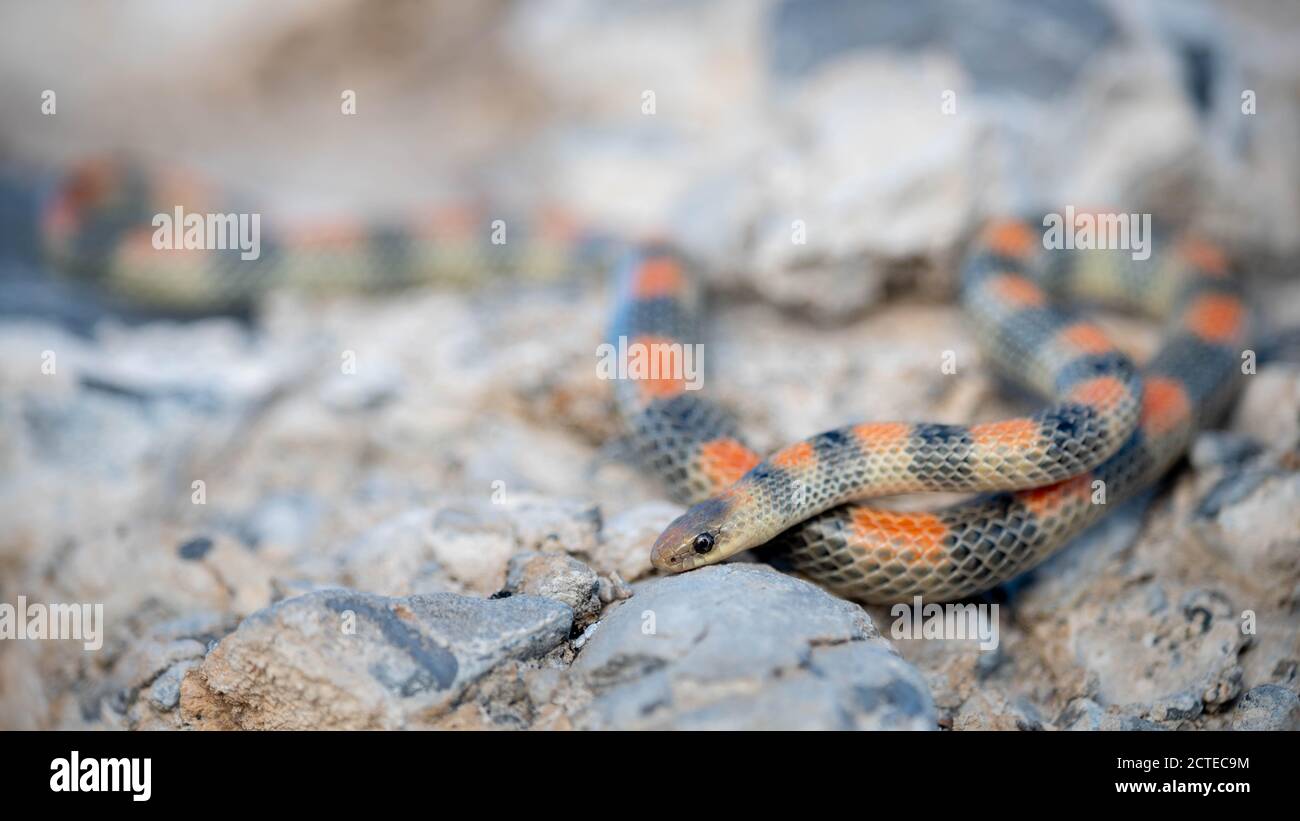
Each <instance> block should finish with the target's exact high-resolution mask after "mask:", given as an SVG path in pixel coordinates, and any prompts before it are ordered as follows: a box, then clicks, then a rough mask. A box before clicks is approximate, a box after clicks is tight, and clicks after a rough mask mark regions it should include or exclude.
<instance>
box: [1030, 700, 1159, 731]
mask: <svg viewBox="0 0 1300 821" xmlns="http://www.w3.org/2000/svg"><path fill="white" fill-rule="evenodd" d="M1056 724H1057V726H1058V727H1059V728H1060V729H1062V730H1105V731H1107V732H1115V731H1120V732H1132V731H1135V730H1136V731H1150V730H1162V729H1164V728H1163V727H1161V726H1160V725H1159V724H1156V723H1155V722H1154V721H1147V720H1146V719H1143V718H1138V717H1137V716H1133V715H1126V714H1124V713H1123V712H1121V711H1119V710H1118V709H1117V708H1114V707H1111V708H1109V709H1108V708H1104V707H1102V706H1101V705H1100V704H1098V703H1097V702H1095V701H1093V700H1092V699H1090V698H1076V699H1074V700H1073V701H1071V702H1070V703H1069V704H1068V705H1066V707H1065V709H1064V710H1062V711H1061V715H1060V716H1059V717H1058V718H1057V719H1056Z"/></svg>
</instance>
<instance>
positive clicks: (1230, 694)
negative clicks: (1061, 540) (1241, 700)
mask: <svg viewBox="0 0 1300 821" xmlns="http://www.w3.org/2000/svg"><path fill="white" fill-rule="evenodd" d="M1166 598H1167V597H1166V596H1164V595H1162V596H1159V597H1155V598H1153V597H1152V596H1151V594H1150V591H1149V590H1140V589H1131V590H1129V591H1126V592H1124V593H1123V594H1122V595H1121V596H1120V597H1119V598H1118V599H1116V600H1114V601H1110V602H1106V603H1104V604H1101V605H1098V606H1095V607H1087V608H1082V609H1079V610H1078V611H1077V612H1074V613H1071V614H1070V615H1068V616H1067V617H1066V622H1067V623H1068V625H1069V630H1070V633H1069V635H1070V641H1071V649H1072V651H1073V653H1074V655H1075V658H1076V659H1077V662H1078V664H1080V665H1081V666H1082V667H1083V669H1084V670H1085V671H1086V673H1087V675H1089V676H1092V677H1095V681H1096V696H1095V698H1096V699H1097V701H1098V702H1099V703H1101V704H1103V705H1116V706H1123V707H1125V709H1126V711H1127V712H1129V713H1132V714H1138V715H1142V714H1145V715H1148V716H1149V717H1150V718H1152V719H1154V720H1157V721H1174V720H1182V719H1185V718H1192V717H1195V716H1196V715H1199V714H1200V711H1201V709H1202V705H1203V708H1204V709H1206V710H1210V711H1213V710H1217V709H1219V708H1220V707H1222V706H1223V705H1224V704H1225V703H1227V702H1228V701H1231V700H1232V699H1233V698H1236V696H1237V694H1238V693H1239V692H1240V691H1241V690H1240V688H1241V674H1242V671H1241V667H1240V666H1239V664H1238V659H1237V656H1238V654H1239V653H1240V652H1241V650H1242V649H1244V647H1245V646H1246V644H1247V637H1245V636H1243V635H1242V632H1241V628H1240V625H1239V623H1238V621H1237V617H1236V614H1235V607H1234V606H1233V605H1232V603H1231V602H1230V601H1229V600H1228V599H1227V598H1226V596H1224V595H1223V594H1222V593H1221V592H1219V591H1217V590H1213V589H1203V588H1194V589H1190V590H1187V591H1185V592H1184V593H1183V595H1181V596H1180V597H1179V600H1180V603H1181V606H1180V607H1178V608H1173V607H1168V606H1167V605H1166V606H1161V605H1160V604H1159V602H1160V601H1165V600H1166Z"/></svg>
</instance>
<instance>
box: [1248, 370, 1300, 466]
mask: <svg viewBox="0 0 1300 821" xmlns="http://www.w3.org/2000/svg"><path fill="white" fill-rule="evenodd" d="M1244 382H1245V387H1244V390H1243V391H1242V395H1241V398H1240V399H1239V400H1238V401H1237V406H1236V410H1235V411H1234V412H1233V416H1232V429H1233V430H1235V431H1239V432H1241V433H1243V434H1245V435H1247V436H1250V437H1252V438H1254V439H1255V440H1256V441H1258V442H1260V443H1261V444H1263V445H1264V446H1265V447H1267V448H1270V449H1272V450H1277V451H1288V450H1293V449H1295V448H1296V447H1297V446H1300V411H1297V408H1300V365H1297V364H1294V363H1285V362H1275V363H1271V364H1269V365H1266V366H1264V367H1261V368H1260V369H1259V372H1258V373H1255V374H1252V375H1250V376H1247V377H1246V378H1245V379H1244Z"/></svg>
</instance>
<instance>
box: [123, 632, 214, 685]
mask: <svg viewBox="0 0 1300 821" xmlns="http://www.w3.org/2000/svg"><path fill="white" fill-rule="evenodd" d="M206 649H207V648H206V647H205V646H204V645H203V643H201V642H198V641H195V640H194V639H191V638H183V639H177V640H175V641H152V640H150V641H143V642H139V643H137V644H135V645H133V646H132V647H131V648H129V649H128V650H127V652H126V653H124V654H123V655H122V657H121V658H120V659H118V662H117V664H116V666H115V667H114V676H115V678H116V679H117V680H118V681H120V682H121V684H122V685H123V686H124V687H127V688H130V689H133V690H134V689H139V688H141V687H144V686H146V685H148V684H149V683H150V682H152V681H153V680H154V679H155V678H157V677H158V675H159V674H160V673H162V672H163V671H164V670H166V669H168V668H169V667H171V666H172V665H173V664H175V663H177V662H180V661H185V660H188V659H197V658H202V657H203V654H204V652H205V651H206Z"/></svg>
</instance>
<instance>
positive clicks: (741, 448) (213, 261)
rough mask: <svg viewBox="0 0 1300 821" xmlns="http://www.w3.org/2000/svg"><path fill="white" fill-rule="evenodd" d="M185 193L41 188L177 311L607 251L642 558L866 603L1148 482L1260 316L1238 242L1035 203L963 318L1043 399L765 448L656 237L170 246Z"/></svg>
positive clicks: (440, 229) (144, 288)
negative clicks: (660, 517)
mask: <svg viewBox="0 0 1300 821" xmlns="http://www.w3.org/2000/svg"><path fill="white" fill-rule="evenodd" d="M178 205H180V206H183V207H184V209H185V210H186V211H189V212H194V213H204V212H213V211H217V212H228V211H231V210H237V209H238V206H232V205H231V204H230V202H229V200H228V197H227V196H226V195H225V194H224V192H221V191H219V190H218V189H216V188H214V187H212V186H209V185H207V184H205V183H203V182H201V181H200V180H199V179H198V178H196V177H194V176H193V175H189V174H184V173H176V172H173V173H161V172H158V171H157V170H154V169H144V168H142V167H139V166H137V165H134V164H132V163H129V162H124V161H121V160H119V159H118V158H99V159H95V160H92V161H89V162H87V163H85V164H82V165H80V166H78V167H77V168H75V169H74V171H73V172H72V173H69V174H67V175H66V176H65V177H64V178H63V179H62V180H61V182H60V184H58V185H57V186H55V187H54V188H53V190H52V192H51V193H50V195H49V196H47V197H46V199H45V203H44V207H43V210H42V214H41V220H40V226H41V234H42V238H43V244H44V246H45V248H46V249H47V250H48V252H49V256H50V259H51V260H52V261H53V262H54V263H55V267H56V268H58V269H60V270H64V271H66V272H71V273H73V274H76V275H78V276H81V277H82V278H90V279H93V280H94V281H95V282H97V283H98V284H99V285H100V286H102V287H104V288H105V289H106V290H108V291H111V292H113V293H119V294H125V295H126V296H128V297H129V298H130V299H132V300H134V301H136V302H140V303H147V304H150V305H154V306H161V307H164V308H168V309H172V310H182V311H183V310H188V309H204V310H207V309H220V308H226V307H230V306H232V305H236V304H240V303H246V302H249V301H256V300H257V299H259V298H261V297H262V296H264V295H265V294H266V293H268V292H269V291H271V290H273V289H276V288H281V287H285V286H297V287H301V288H304V289H308V290H312V291H316V292H319V291H333V290H356V289H362V290H384V289H392V288H400V287H408V286H411V285H419V284H424V283H430V282H440V283H441V282H447V281H458V280H459V281H479V280H481V278H482V277H484V276H486V275H490V274H493V273H498V274H502V273H504V274H509V275H510V276H514V277H521V276H529V275H531V276H537V277H541V278H548V277H554V276H556V275H557V274H558V273H573V272H574V271H578V270H605V271H608V270H611V269H612V271H613V275H614V276H613V316H612V320H611V321H610V322H609V323H608V328H607V333H608V339H609V340H610V342H611V343H613V342H616V341H621V344H623V346H624V348H625V349H626V350H632V351H639V352H645V354H646V356H647V357H648V360H649V361H650V362H651V363H652V364H653V365H655V366H656V367H652V368H650V369H649V371H648V374H647V373H643V374H637V375H629V376H627V378H616V379H614V380H613V391H612V393H613V406H614V409H615V410H616V412H617V414H618V416H619V417H620V419H621V421H622V424H623V427H624V429H625V430H626V434H627V441H628V442H630V443H631V446H632V450H633V452H634V454H635V456H636V458H637V459H638V460H639V462H640V463H641V464H642V465H644V467H645V469H646V470H647V471H649V472H650V473H652V474H653V475H655V476H657V477H658V478H659V480H660V481H661V482H662V483H663V485H664V486H665V487H666V488H667V489H668V491H669V493H670V494H671V495H672V496H673V497H674V498H675V499H677V500H678V501H679V502H681V503H682V504H684V505H687V506H688V509H687V510H686V511H685V512H684V513H683V514H682V515H681V516H679V517H678V518H676V519H675V520H674V521H672V522H671V523H670V524H669V525H668V526H667V527H666V528H665V529H664V530H663V532H662V533H661V534H660V535H659V536H658V538H657V539H656V540H655V542H654V544H653V546H652V548H651V551H650V559H651V564H652V566H653V567H654V568H655V569H657V570H659V571H661V572H665V573H669V574H673V573H681V572H686V571H690V570H693V569H696V568H699V567H703V566H707V565H712V564H717V563H719V562H722V561H724V560H728V559H731V558H733V557H737V556H738V555H739V554H741V553H744V552H745V551H749V550H756V552H758V553H759V555H760V558H762V559H764V560H766V561H769V562H771V563H773V564H776V565H778V566H780V567H781V568H783V569H786V570H789V571H791V572H794V573H797V574H799V575H801V576H804V577H806V578H809V579H811V580H812V581H814V582H816V583H818V584H821V585H823V586H824V587H826V588H827V589H829V590H831V591H833V592H834V593H836V594H838V595H840V596H843V597H845V598H849V599H854V600H857V601H861V602H864V603H874V604H886V603H891V602H897V601H910V600H912V599H913V598H914V597H916V596H921V597H923V598H927V599H930V600H933V601H945V600H955V599H961V598H965V597H970V596H973V595H976V594H980V593H983V592H986V591H988V590H990V589H992V588H994V587H996V586H997V585H999V584H1001V583H1003V582H1006V581H1008V580H1010V579H1012V578H1014V577H1016V576H1018V575H1020V574H1022V573H1024V572H1025V571H1028V570H1030V569H1032V568H1033V567H1035V566H1036V565H1038V564H1039V563H1041V562H1043V561H1044V560H1045V559H1047V558H1048V557H1049V556H1051V555H1053V554H1054V553H1056V552H1057V551H1058V550H1060V549H1061V548H1062V547H1063V546H1064V545H1066V544H1067V543H1069V542H1070V541H1071V539H1073V537H1075V536H1076V535H1078V534H1079V533H1081V532H1082V531H1083V530H1085V529H1086V528H1088V527H1089V526H1090V525H1092V524H1093V523H1095V522H1097V521H1098V520H1099V519H1100V518H1101V517H1102V516H1104V515H1105V513H1106V511H1107V510H1108V509H1109V508H1111V507H1114V506H1115V505H1117V504H1119V503H1122V502H1123V501H1124V500H1125V499H1128V498H1130V497H1133V496H1135V495H1137V494H1138V493H1140V492H1141V491H1143V490H1145V489H1146V488H1148V487H1150V486H1152V485H1153V484H1154V483H1155V482H1156V481H1157V480H1159V479H1160V478H1161V477H1162V476H1163V475H1164V474H1165V473H1166V472H1168V471H1169V469H1170V468H1171V467H1172V466H1173V465H1174V464H1175V463H1176V462H1177V461H1178V460H1179V458H1181V456H1182V455H1183V453H1184V452H1185V451H1186V449H1187V447H1188V445H1189V443H1190V441H1191V439H1192V437H1193V436H1194V434H1195V432H1196V431H1197V430H1198V429H1200V428H1202V427H1204V426H1205V425H1208V424H1211V423H1212V422H1213V421H1214V420H1215V419H1216V418H1217V417H1218V416H1219V415H1220V414H1222V413H1223V411H1224V410H1225V409H1226V408H1227V406H1228V404H1229V403H1230V402H1231V400H1232V397H1233V394H1234V392H1235V389H1236V383H1237V380H1238V377H1239V375H1240V372H1241V369H1240V368H1239V367H1238V364H1239V358H1240V356H1241V351H1242V348H1243V345H1244V344H1245V340H1246V338H1247V335H1248V333H1249V326H1250V316H1249V313H1250V312H1249V311H1248V309H1247V307H1246V305H1245V302H1244V300H1243V298H1242V293H1241V289H1240V282H1239V278H1238V277H1236V276H1235V275H1234V273H1233V270H1232V266H1231V264H1230V261H1229V259H1228V257H1227V255H1226V254H1225V253H1224V251H1223V250H1222V249H1221V248H1220V247H1219V246H1217V245H1216V244H1214V243H1213V242H1211V241H1209V240H1208V239H1206V238H1205V237H1203V236H1200V235H1198V234H1195V233H1192V232H1185V233H1182V234H1176V235H1175V234H1168V235H1165V234H1162V235H1160V236H1158V237H1157V238H1156V240H1155V242H1154V249H1153V253H1152V254H1151V255H1150V257H1149V258H1148V259H1145V260H1136V259H1134V258H1133V257H1134V255H1132V254H1130V253H1129V252H1127V251H1124V250H1122V249H1110V250H1087V251H1083V250H1071V251H1060V250H1049V249H1048V248H1046V247H1045V243H1044V242H1043V241H1041V237H1040V235H1039V233H1038V232H1036V230H1035V227H1034V226H1035V223H1036V220H1033V219H1026V218H1023V217H1017V216H1010V217H997V218H993V219H990V220H988V221H987V222H986V223H985V224H984V225H983V226H982V227H981V228H980V229H979V230H978V231H976V232H975V234H974V239H973V240H972V241H971V243H970V248H969V249H968V251H967V253H966V255H965V257H964V259H963V262H962V264H961V269H960V273H959V288H958V291H959V293H958V301H959V304H960V307H961V312H962V314H963V316H964V317H965V318H966V320H967V322H968V324H969V325H970V327H971V329H972V331H973V334H974V338H975V340H976V341H977V343H978V344H979V346H980V348H981V349H982V350H983V351H984V352H985V354H986V358H987V360H988V362H989V363H990V364H991V365H992V367H993V369H994V370H995V371H997V372H998V373H999V374H1000V375H1002V376H1003V377H1006V378H1007V379H1009V380H1010V381H1011V382H1013V383H1015V384H1018V385H1020V386H1021V387H1023V388H1027V389H1028V390H1029V391H1030V392H1032V393H1033V394H1035V395H1037V396H1040V397H1042V399H1043V401H1044V402H1045V403H1046V404H1045V405H1044V406H1043V407H1042V408H1041V409H1039V410H1037V411H1035V412H1034V413H1031V414H1027V415H1023V416H1018V417H1013V418H1008V419H1003V420H998V421H992V422H984V423H979V424H972V425H957V424H939V423H932V422H923V421H885V422H862V423H857V424H850V425H846V426H843V427H840V428H836V429H834V430H829V431H825V432H822V433H818V434H816V435H814V436H812V437H810V438H806V439H803V440H801V441H798V442H795V443H793V444H791V445H789V446H786V447H783V448H780V449H778V450H777V451H775V452H774V453H771V454H770V455H767V456H766V457H764V456H763V455H762V454H760V453H759V452H758V451H756V450H755V449H753V448H752V447H750V446H749V445H748V444H747V443H746V441H745V439H744V437H743V434H742V433H741V431H740V430H739V426H738V424H737V422H736V419H735V415H734V414H733V413H731V412H730V411H729V410H728V409H727V408H724V407H723V406H721V405H720V404H718V403H717V402H715V401H713V400H712V399H710V398H709V397H708V395H707V394H708V391H707V390H697V389H696V388H699V387H701V386H700V385H698V384H693V383H692V381H691V380H689V379H688V378H687V377H686V374H685V373H683V368H682V367H681V366H682V365H684V364H685V356H686V351H687V350H688V347H691V346H702V345H705V344H706V343H705V341H704V337H703V334H702V332H703V330H704V328H705V326H707V325H708V324H709V323H708V321H707V320H709V319H710V318H711V316H710V313H709V305H708V304H707V302H706V300H705V293H704V291H705V289H704V282H703V279H702V278H701V277H700V276H699V275H698V273H697V272H696V271H695V269H694V266H693V265H692V263H691V262H690V261H689V260H688V259H687V258H686V256H685V255H684V254H683V253H681V252H680V251H678V250H677V249H676V248H674V247H673V246H672V245H671V244H670V243H668V242H666V241H664V240H658V239H657V240H653V241H637V242H626V241H622V240H620V239H619V238H617V237H615V236H612V235H611V234H610V233H609V232H604V231H599V230H596V229H593V228H589V227H584V226H582V224H581V223H580V221H578V220H576V219H575V218H572V217H569V216H568V215H565V214H562V213H560V212H557V211H555V210H546V209H543V210H542V211H541V213H540V216H538V215H533V218H532V219H511V220H509V221H506V222H507V224H508V225H509V226H510V227H511V229H512V230H513V232H514V233H513V235H512V237H511V240H510V241H509V242H507V243H496V242H493V241H490V240H489V239H488V237H489V232H488V231H487V230H485V226H487V225H489V224H491V223H494V222H495V220H493V215H494V214H495V215H498V216H499V214H500V213H501V212H500V211H494V210H492V209H489V208H487V207H485V206H482V205H475V206H466V205H463V204H462V205H453V206H442V207H438V208H433V209H426V210H423V211H420V212H417V213H415V214H412V215H409V216H406V217H403V218H402V219H399V220H396V221H394V220H387V221H375V222H370V223H366V222H357V221H347V222H339V221H335V222H327V223H316V224H311V223H307V224H306V225H301V226H295V225H292V224H291V223H282V222H277V223H273V225H274V227H275V229H276V230H273V231H271V232H269V234H268V236H267V237H265V238H264V239H263V240H262V254H261V257H260V258H259V259H257V260H254V261H252V262H251V264H250V262H249V261H248V260H243V259H241V258H240V256H239V253H238V250H229V249H227V250H207V251H189V250H181V251H159V250H158V249H157V247H156V245H154V244H152V242H151V240H152V235H153V232H154V228H153V226H152V224H151V217H152V216H153V215H155V214H157V213H169V212H171V211H172V209H173V208H175V207H177V206H178ZM1083 216H1084V215H1083V214H1082V213H1080V214H1079V215H1078V218H1082V217H1083ZM1085 303H1086V304H1091V303H1100V304H1105V305H1111V306H1114V307H1118V308H1121V309H1127V310H1130V311H1135V312H1138V313H1144V314H1147V315H1149V316H1151V317H1153V318H1156V319H1159V320H1161V321H1163V322H1164V331H1163V334H1162V337H1161V343H1160V346H1159V348H1158V350H1157V352H1156V353H1155V354H1154V356H1152V357H1151V358H1150V360H1149V361H1148V362H1147V363H1146V364H1145V365H1143V366H1142V367H1140V368H1139V367H1138V366H1137V365H1135V363H1134V362H1133V361H1132V360H1131V359H1130V358H1129V357H1128V356H1127V355H1125V354H1124V353H1123V352H1122V351H1121V349H1120V348H1119V347H1118V346H1117V345H1116V344H1115V343H1114V342H1113V340H1112V339H1111V337H1110V335H1109V334H1108V333H1107V332H1106V331H1105V330H1103V328H1102V327H1101V326H1100V325H1099V324H1097V323H1096V322H1094V321H1091V320H1089V319H1088V318H1087V317H1086V316H1084V315H1082V314H1080V313H1079V312H1078V311H1077V310H1076V309H1075V307H1074V306H1075V305H1077V304H1085ZM927 492H945V493H953V492H957V493H967V494H974V495H973V496H972V497H971V498H968V499H967V500H965V501H962V502H959V503H957V504H955V505H951V506H949V507H946V508H943V509H940V510H935V511H899V510H892V509H889V508H887V507H882V506H880V504H879V501H878V500H879V499H881V498H882V497H889V496H895V495H898V494H908V493H927Z"/></svg>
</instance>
